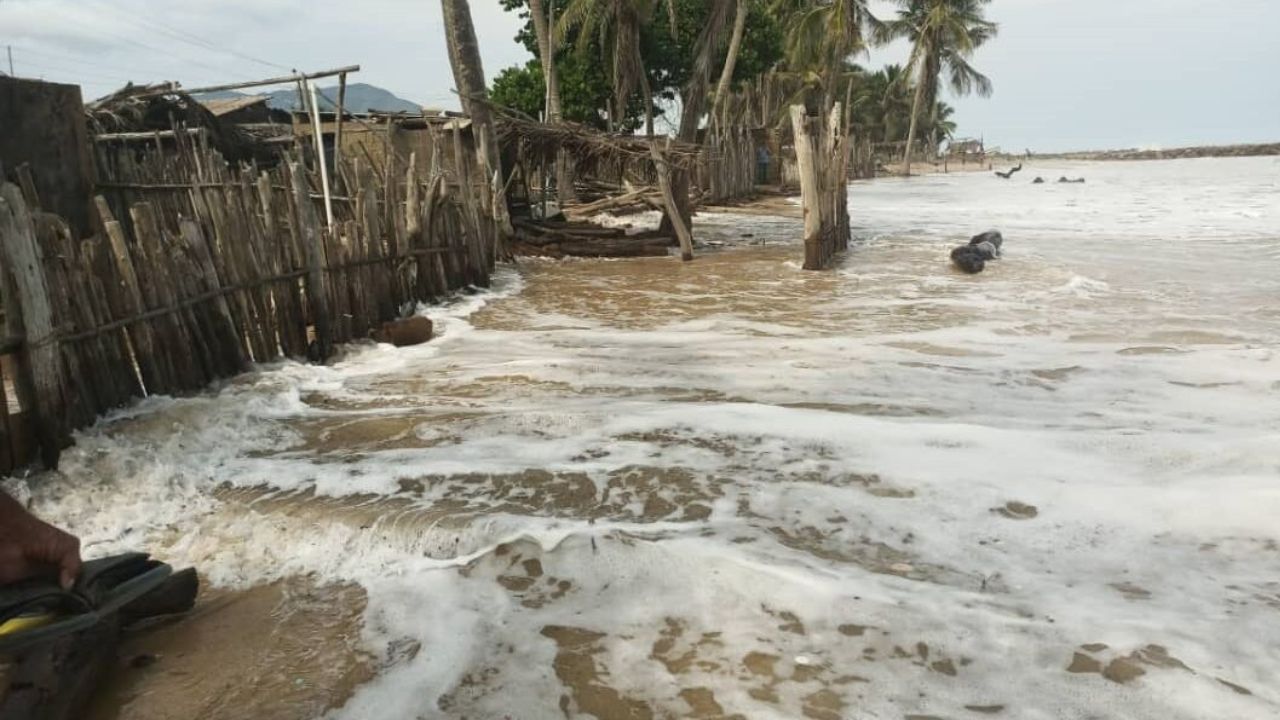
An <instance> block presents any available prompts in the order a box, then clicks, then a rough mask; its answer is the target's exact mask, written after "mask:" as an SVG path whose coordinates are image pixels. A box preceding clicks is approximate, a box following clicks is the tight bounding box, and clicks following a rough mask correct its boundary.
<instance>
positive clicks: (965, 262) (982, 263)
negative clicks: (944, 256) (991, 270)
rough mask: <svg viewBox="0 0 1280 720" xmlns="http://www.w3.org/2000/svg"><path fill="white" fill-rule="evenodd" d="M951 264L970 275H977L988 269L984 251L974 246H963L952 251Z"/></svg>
mask: <svg viewBox="0 0 1280 720" xmlns="http://www.w3.org/2000/svg"><path fill="white" fill-rule="evenodd" d="M951 263H952V264H953V265H955V266H956V267H958V268H960V269H961V270H963V271H964V272H967V273H969V274H970V275H977V274H978V273H980V272H982V271H983V270H984V269H986V267H987V261H986V258H984V257H983V256H982V251H980V250H978V248H976V247H974V246H973V245H961V246H960V247H957V248H955V249H953V250H952V251H951Z"/></svg>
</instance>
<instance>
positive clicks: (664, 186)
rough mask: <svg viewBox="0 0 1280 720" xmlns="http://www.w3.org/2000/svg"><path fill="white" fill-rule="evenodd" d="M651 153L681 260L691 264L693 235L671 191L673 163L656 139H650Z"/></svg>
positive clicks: (669, 141)
mask: <svg viewBox="0 0 1280 720" xmlns="http://www.w3.org/2000/svg"><path fill="white" fill-rule="evenodd" d="M667 149H668V150H670V149H671V138H667ZM649 153H650V154H651V155H652V156H653V169H654V174H655V175H657V176H658V189H659V190H661V191H662V202H663V205H665V206H666V208H667V216H668V217H669V218H670V219H671V227H672V229H674V230H675V232H676V237H677V238H679V240H680V259H681V260H684V261H685V262H689V261H690V260H692V259H693V235H692V233H690V232H689V226H688V225H686V224H685V221H684V216H683V215H682V214H681V213H680V206H679V204H678V203H677V202H676V196H675V193H674V192H672V189H671V172H672V171H671V162H670V161H669V160H668V159H667V157H666V154H664V153H663V152H662V151H661V150H659V149H658V141H657V139H656V138H649Z"/></svg>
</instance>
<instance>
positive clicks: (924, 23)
mask: <svg viewBox="0 0 1280 720" xmlns="http://www.w3.org/2000/svg"><path fill="white" fill-rule="evenodd" d="M898 2H899V4H900V5H902V8H901V9H900V10H899V11H898V17H897V19H895V20H892V21H890V22H889V23H887V24H886V25H885V27H884V29H883V31H882V32H881V37H882V38H883V39H892V38H906V39H908V40H910V41H911V44H912V51H911V61H910V63H909V64H908V68H909V71H910V72H911V73H912V74H914V75H915V82H916V88H915V100H914V102H913V103H912V110H911V126H910V130H909V131H908V133H907V149H906V156H905V157H904V159H903V162H904V163H905V164H906V172H907V174H910V173H911V153H912V150H913V147H912V146H913V145H914V144H915V137H916V127H917V125H919V124H920V121H921V112H922V110H923V109H924V108H929V111H930V113H931V114H930V120H929V121H928V124H929V125H930V126H932V125H936V124H937V121H936V116H935V115H934V114H933V113H934V112H935V111H936V109H937V107H938V106H937V98H938V85H939V82H940V77H941V75H942V74H943V73H944V72H945V73H946V74H947V79H948V81H949V84H950V86H951V89H952V90H953V91H954V92H955V93H956V94H959V95H965V94H968V93H969V92H972V91H973V90H977V91H978V94H979V95H981V96H983V97H986V96H988V95H990V94H991V80H990V79H988V78H987V76H985V75H983V74H982V73H980V72H978V71H977V70H975V69H974V68H973V66H972V65H970V64H969V59H970V58H971V57H973V53H974V51H975V50H976V49H977V48H979V47H981V46H982V45H983V44H984V43H986V42H987V41H988V40H990V39H991V38H993V37H995V36H996V32H997V30H998V26H997V25H996V23H994V22H991V21H990V20H987V19H986V15H985V11H986V10H985V8H986V5H987V4H988V3H990V2H991V0H898Z"/></svg>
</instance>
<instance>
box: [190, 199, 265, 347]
mask: <svg viewBox="0 0 1280 720" xmlns="http://www.w3.org/2000/svg"><path fill="white" fill-rule="evenodd" d="M181 233H182V240H183V242H185V243H186V245H187V249H188V250H190V251H191V253H192V256H193V257H194V258H195V262H196V268H197V270H198V271H199V272H200V276H201V277H202V278H203V279H204V286H205V290H206V291H210V292H212V291H215V290H221V289H222V281H221V280H220V279H219V278H218V269H217V267H216V266H215V265H214V264H213V253H211V252H210V251H209V243H208V242H207V241H206V240H205V237H204V233H203V232H202V231H201V230H200V226H199V225H197V224H196V223H195V221H194V220H190V219H186V220H183V221H182V225H181ZM213 303H214V311H215V312H216V313H217V317H218V320H219V322H218V324H217V325H216V326H215V332H216V337H217V338H218V352H219V354H220V355H221V356H222V357H223V358H224V359H225V360H224V362H225V364H226V365H227V366H229V367H231V368H232V369H233V370H234V371H237V372H238V371H243V370H247V369H248V367H249V359H248V358H247V357H245V354H244V349H243V348H242V347H241V346H240V339H239V337H237V332H236V323H235V320H233V319H232V317H231V305H230V304H229V303H228V302H227V298H226V296H225V295H220V296H219V297H218V298H217V299H216V300H214V301H213Z"/></svg>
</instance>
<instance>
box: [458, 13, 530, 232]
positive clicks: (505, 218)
mask: <svg viewBox="0 0 1280 720" xmlns="http://www.w3.org/2000/svg"><path fill="white" fill-rule="evenodd" d="M440 9H441V12H442V13H443V16H444V31H445V41H446V44H447V45H448V49H449V63H450V65H452V66H453V78H454V82H455V83H456V84H457V86H458V95H459V96H460V97H461V98H462V109H463V110H465V111H466V113H467V115H468V116H470V118H471V127H472V129H473V132H474V133H475V135H476V138H477V142H476V156H477V160H478V161H479V164H480V167H481V168H482V169H483V170H484V175H485V179H486V180H489V181H490V183H491V185H492V187H493V189H492V190H491V192H490V193H485V194H482V195H481V198H482V201H483V203H484V204H485V205H486V207H485V210H487V211H489V212H490V213H492V218H493V220H494V222H495V224H496V226H497V236H496V237H495V238H494V247H493V248H492V249H493V251H494V254H495V255H496V254H498V253H501V252H505V250H504V248H503V243H504V241H505V238H507V237H510V236H511V235H513V234H514V231H513V230H512V228H511V218H510V216H509V215H508V214H507V201H506V197H505V194H504V193H503V192H502V189H501V188H502V185H501V183H499V182H494V174H495V173H497V172H499V170H500V168H501V162H500V160H499V152H498V136H497V132H496V131H495V128H494V125H493V114H492V113H491V112H490V110H489V97H488V90H487V89H486V88H487V86H486V85H485V82H484V66H483V65H482V64H481V62H480V45H479V43H478V42H477V40H476V29H475V25H474V24H473V23H472V22H471V6H470V5H469V4H468V3H467V0H441V2H440Z"/></svg>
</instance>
